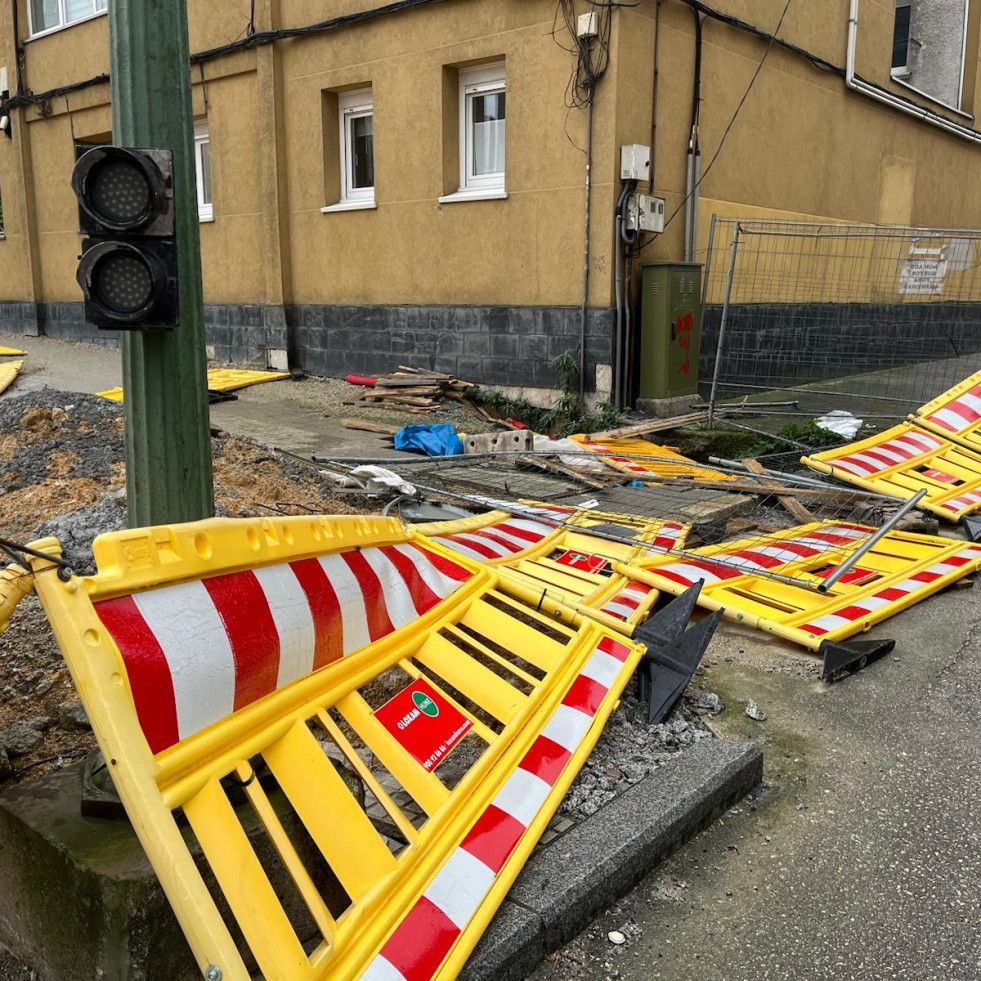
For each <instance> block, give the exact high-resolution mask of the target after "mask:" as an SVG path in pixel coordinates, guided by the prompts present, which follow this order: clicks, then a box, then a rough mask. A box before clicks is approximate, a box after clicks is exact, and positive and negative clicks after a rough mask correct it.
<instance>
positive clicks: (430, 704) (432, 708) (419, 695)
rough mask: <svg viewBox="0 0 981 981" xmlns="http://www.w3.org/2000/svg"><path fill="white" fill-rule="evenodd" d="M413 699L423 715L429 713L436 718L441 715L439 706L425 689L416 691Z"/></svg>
mask: <svg viewBox="0 0 981 981" xmlns="http://www.w3.org/2000/svg"><path fill="white" fill-rule="evenodd" d="M412 701H413V702H415V705H416V708H417V709H419V711H420V712H422V713H423V715H428V716H430V717H431V718H434V719H435V718H436V716H437V715H439V706H438V705H437V704H436V703H435V702H434V701H433V700H432V699H431V698H430V697H429V696H428V695H427V694H426V693H425V692H424V691H414V692H413V693H412Z"/></svg>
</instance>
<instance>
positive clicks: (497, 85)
mask: <svg viewBox="0 0 981 981" xmlns="http://www.w3.org/2000/svg"><path fill="white" fill-rule="evenodd" d="M459 77H460V94H459V100H460V123H459V125H460V187H459V189H458V190H457V191H456V192H455V193H453V194H445V195H443V196H442V197H441V198H440V199H439V201H440V203H441V204H445V203H449V202H453V201H484V200H492V199H498V198H506V197H507V196H508V195H507V190H506V188H505V174H506V171H507V135H506V133H507V114H506V113H505V120H504V126H505V138H504V167H505V169H504V170H502V171H500V172H499V173H494V174H481V175H479V176H478V175H475V174H474V173H473V97H474V96H475V95H492V94H495V93H498V92H501V93H505V94H506V93H507V76H506V71H505V62H503V61H497V62H494V64H491V65H480V66H479V67H478V68H464V69H461V70H460V72H459Z"/></svg>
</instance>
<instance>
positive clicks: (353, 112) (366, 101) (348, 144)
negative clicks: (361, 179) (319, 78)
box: [320, 87, 378, 214]
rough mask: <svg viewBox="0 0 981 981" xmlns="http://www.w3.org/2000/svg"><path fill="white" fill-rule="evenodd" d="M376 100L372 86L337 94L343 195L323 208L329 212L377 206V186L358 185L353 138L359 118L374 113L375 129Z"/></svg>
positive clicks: (372, 115) (325, 211) (322, 209)
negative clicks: (356, 183)
mask: <svg viewBox="0 0 981 981" xmlns="http://www.w3.org/2000/svg"><path fill="white" fill-rule="evenodd" d="M374 115H375V101H374V94H373V92H372V89H371V88H370V87H369V88H364V89H357V90H355V91H351V92H339V93H338V95H337V125H338V145H339V147H340V155H341V170H340V175H341V181H340V184H341V199H340V201H338V202H337V203H336V204H329V205H327V207H326V208H321V209H320V210H321V211H322V212H324V213H325V214H327V213H329V212H331V211H357V210H360V209H362V208H376V207H378V204H377V202H376V200H375V188H374V185H372V186H371V187H355V186H354V142H353V140H352V139H351V123H352V122H353V121H354V120H355V119H363V118H364V117H365V116H371V117H372V130H374ZM371 152H372V168H374V140H372V151H371Z"/></svg>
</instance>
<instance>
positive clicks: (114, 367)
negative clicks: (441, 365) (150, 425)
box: [0, 333, 483, 458]
mask: <svg viewBox="0 0 981 981" xmlns="http://www.w3.org/2000/svg"><path fill="white" fill-rule="evenodd" d="M0 344H2V345H6V346H9V347H16V348H20V349H21V350H24V351H27V357H25V358H24V359H23V360H24V367H23V369H22V371H21V374H20V376H19V377H18V379H17V381H16V382H15V383H14V385H13V386H12V387H11V388H10V389H9V390H8V391H9V392H10V393H11V394H13V395H17V394H23V393H24V392H31V391H37V390H39V389H42V388H45V387H48V388H57V389H61V390H62V391H66V392H87V393H89V394H92V393H94V392H101V391H105V390H106V389H109V388H116V387H117V386H119V385H121V384H122V368H121V364H120V352H119V349H118V348H116V347H113V346H109V345H106V346H100V345H96V344H75V343H70V342H67V341H59V340H54V339H52V338H50V337H24V336H22V335H20V334H2V333H0ZM215 367H221V366H220V365H215ZM235 394H236V395H237V396H238V399H237V400H236V401H234V402H221V403H218V404H217V405H213V406H212V407H211V423H212V425H214V426H218V427H220V428H221V429H224V430H226V431H227V432H229V433H232V434H233V435H235V436H249V437H252V438H253V439H258V440H261V441H263V442H265V443H269V444H270V445H272V446H275V447H277V448H278V449H282V450H286V451H287V452H289V453H296V454H298V455H300V456H309V455H310V454H311V453H314V452H322V453H327V454H331V455H336V456H391V457H393V458H398V457H401V456H405V455H406V454H402V453H398V452H397V451H395V450H393V449H392V447H391V443H390V441H389V440H387V439H386V438H385V437H380V436H376V435H375V434H373V433H367V432H361V431H358V430H353V429H346V428H345V427H344V426H343V424H342V422H341V420H342V419H343V418H345V417H348V416H353V417H356V418H358V419H368V420H373V421H378V420H383V421H386V422H391V423H392V424H393V425H403V424H405V423H406V422H407V421H409V420H410V419H411V421H413V422H420V421H426V422H441V421H450V419H456V418H457V417H458V415H459V407H458V406H456V405H454V407H453V408H454V411H453V414H452V415H447V417H445V418H444V417H442V416H440V415H437V414H433V416H432V418H430V417H429V416H426V417H422V416H411V417H404V416H401V417H400V416H398V415H396V414H393V413H391V412H389V413H385V412H383V411H381V410H374V409H361V408H357V407H355V406H353V405H344V402H345V401H354V400H355V399H357V397H358V395H359V392H358V390H357V389H355V388H353V387H352V386H349V385H348V384H347V383H346V382H344V381H343V380H341V379H336V378H327V379H325V378H312V377H310V378H305V379H304V380H303V381H300V382H291V381H283V382H271V383H269V384H264V385H254V386H252V387H250V388H243V389H240V390H239V391H237V392H236V393H235ZM481 428H483V426H481Z"/></svg>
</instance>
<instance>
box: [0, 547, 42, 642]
mask: <svg viewBox="0 0 981 981" xmlns="http://www.w3.org/2000/svg"><path fill="white" fill-rule="evenodd" d="M33 588H34V577H33V576H32V575H31V573H30V572H29V571H28V570H27V569H25V568H23V566H19V565H14V564H11V565H8V566H7V567H6V568H5V569H3V570H0V634H2V633H3V632H4V631H5V630H6V629H7V624H8V623H9V621H10V615H11V613H13V612H14V609H15V608H16V606H17V604H18V603H19V602H20V601H21V600H22V599H23V598H24V597H25V596H27V595H28V594H29V593H30V592H31V590H32V589H33Z"/></svg>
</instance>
